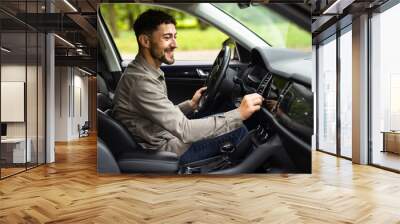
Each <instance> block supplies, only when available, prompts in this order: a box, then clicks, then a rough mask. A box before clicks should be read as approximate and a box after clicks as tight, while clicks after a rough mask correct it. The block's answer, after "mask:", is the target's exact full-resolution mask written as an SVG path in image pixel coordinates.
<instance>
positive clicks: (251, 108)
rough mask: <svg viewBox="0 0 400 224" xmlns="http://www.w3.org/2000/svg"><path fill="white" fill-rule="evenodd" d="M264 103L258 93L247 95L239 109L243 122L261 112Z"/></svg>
mask: <svg viewBox="0 0 400 224" xmlns="http://www.w3.org/2000/svg"><path fill="white" fill-rule="evenodd" d="M262 102H263V97H262V96H261V95H260V94H258V93H252V94H248V95H245V96H244V97H243V99H242V102H241V103H240V107H239V112H240V116H241V117H242V120H247V119H248V118H249V117H250V116H251V115H252V114H253V113H254V112H256V111H258V110H260V109H261V104H262Z"/></svg>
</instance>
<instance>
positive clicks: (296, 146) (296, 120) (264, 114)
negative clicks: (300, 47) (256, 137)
mask: <svg viewBox="0 0 400 224" xmlns="http://www.w3.org/2000/svg"><path fill="white" fill-rule="evenodd" d="M268 51H269V49H261V48H260V49H253V51H252V54H251V57H252V60H251V63H250V64H249V65H248V66H247V68H246V69H245V70H244V71H243V72H242V73H241V75H239V78H240V80H241V82H242V91H243V92H244V94H249V93H254V92H256V93H258V94H260V95H262V96H263V98H264V101H263V104H262V107H261V110H260V111H259V112H258V113H257V114H255V118H254V120H256V123H257V130H258V131H259V130H261V133H262V134H261V135H264V140H266V138H267V137H265V136H272V135H274V134H278V135H279V136H280V138H281V139H282V142H283V144H285V148H286V149H287V150H289V151H292V153H290V154H292V155H295V156H297V155H299V154H303V155H304V154H306V155H309V154H310V151H311V137H312V135H313V93H312V90H311V79H310V78H309V77H310V76H309V74H310V73H311V71H309V70H308V69H307V68H308V67H309V68H310V69H311V64H310V63H311V60H306V59H307V57H309V55H308V54H305V53H298V52H294V53H293V52H291V51H287V50H283V51H284V52H282V51H279V50H273V51H274V52H268ZM269 53H270V55H268V54H269ZM276 55H278V56H276ZM285 55H286V56H285ZM271 56H272V57H271ZM273 56H275V58H274V57H273ZM276 57H278V58H276ZM305 58H306V59H305ZM299 66H300V67H299ZM242 95H243V94H242Z"/></svg>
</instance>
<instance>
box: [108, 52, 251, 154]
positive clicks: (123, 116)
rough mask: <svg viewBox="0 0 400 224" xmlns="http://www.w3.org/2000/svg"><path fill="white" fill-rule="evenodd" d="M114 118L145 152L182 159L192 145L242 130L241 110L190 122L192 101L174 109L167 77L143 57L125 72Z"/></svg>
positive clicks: (130, 65) (117, 95) (119, 88)
mask: <svg viewBox="0 0 400 224" xmlns="http://www.w3.org/2000/svg"><path fill="white" fill-rule="evenodd" d="M113 104H114V108H113V116H114V118H115V119H117V120H119V121H120V122H121V123H122V124H123V125H124V126H125V127H126V128H127V129H128V130H129V132H130V133H131V134H132V136H133V137H134V139H135V140H136V141H137V143H138V144H139V145H141V146H142V147H143V148H144V149H148V150H165V151H170V152H175V153H176V154H178V155H179V156H180V155H182V154H183V153H184V152H185V151H186V150H187V149H188V148H189V147H190V145H191V144H192V143H193V142H196V141H199V140H202V139H206V138H212V137H217V136H219V135H222V134H225V133H227V132H230V131H232V130H234V129H237V128H239V127H240V126H241V125H242V124H243V122H242V120H241V118H240V113H239V111H238V109H235V110H231V111H229V112H226V113H223V114H218V115H214V116H210V117H206V118H201V119H192V120H190V119H188V118H187V117H186V116H185V114H188V113H190V112H192V108H191V106H190V101H189V100H187V101H184V102H182V103H180V104H179V105H177V106H175V105H174V104H173V103H172V102H171V101H170V100H169V99H168V95H167V86H166V84H165V79H164V73H163V72H162V71H161V69H156V68H154V67H153V66H151V65H150V64H148V63H147V61H146V60H145V59H144V58H143V57H142V56H140V55H137V56H136V58H135V60H134V61H132V62H131V63H130V64H129V65H128V67H127V68H126V70H125V72H124V74H123V75H122V77H121V80H120V81H119V83H118V86H117V89H116V93H115V97H114V101H113Z"/></svg>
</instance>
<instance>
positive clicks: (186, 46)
mask: <svg viewBox="0 0 400 224" xmlns="http://www.w3.org/2000/svg"><path fill="white" fill-rule="evenodd" d="M148 9H156V10H160V11H164V12H167V13H168V14H170V15H172V16H173V17H174V18H175V20H176V22H177V25H176V31H177V44H178V48H177V49H176V50H175V60H181V61H182V60H185V61H193V60H197V61H210V62H212V61H213V60H214V59H215V58H216V57H217V55H218V52H219V51H220V50H221V48H222V43H223V42H224V41H225V40H226V39H228V36H227V35H225V34H224V33H222V32H221V31H219V30H218V29H216V28H215V27H213V26H211V25H209V24H207V23H204V22H202V21H201V20H199V19H197V18H196V17H194V16H191V15H189V14H187V13H184V12H181V11H177V10H173V9H167V8H162V7H157V6H147V5H140V4H134V3H103V4H101V5H100V10H101V15H102V16H103V19H104V21H105V23H106V25H107V27H108V30H109V31H110V33H111V36H112V38H113V40H114V43H115V45H116V46H117V48H118V51H119V53H120V55H121V58H122V60H129V59H134V58H135V56H136V54H137V52H138V45H137V42H136V37H135V34H134V31H133V24H134V22H135V19H136V18H137V17H138V16H139V15H140V14H141V13H143V12H145V11H146V10H148Z"/></svg>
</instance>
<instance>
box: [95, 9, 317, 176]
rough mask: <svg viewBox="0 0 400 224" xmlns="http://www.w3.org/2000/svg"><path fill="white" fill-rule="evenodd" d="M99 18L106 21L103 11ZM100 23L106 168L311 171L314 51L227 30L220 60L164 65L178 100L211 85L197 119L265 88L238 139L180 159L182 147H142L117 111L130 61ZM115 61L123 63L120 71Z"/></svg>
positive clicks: (102, 160) (101, 148) (101, 153)
mask: <svg viewBox="0 0 400 224" xmlns="http://www.w3.org/2000/svg"><path fill="white" fill-rule="evenodd" d="M196 4H198V3H192V4H186V6H182V5H179V7H178V6H175V5H170V6H169V7H176V8H179V10H186V11H187V12H189V13H191V14H196V13H194V12H193V11H190V10H189V9H193V8H195V7H194V5H196ZM189 6H190V7H189ZM197 13H200V12H197ZM99 22H100V23H101V22H102V18H101V13H99ZM207 22H209V23H212V21H207ZM310 22H311V21H310ZM214 25H216V26H217V27H218V24H214ZM99 28H100V35H99V42H100V46H101V48H102V51H101V52H102V53H101V54H99V59H98V75H97V92H98V93H97V119H98V124H97V125H98V126H97V127H98V155H97V159H98V161H97V164H98V172H99V173H157V174H158V173H170V174H173V173H176V174H240V173H311V136H312V133H313V92H312V90H311V78H310V77H311V73H312V71H311V68H312V66H311V54H310V53H305V52H300V51H294V50H289V49H280V48H273V47H270V46H268V45H265V46H257V44H255V45H253V46H252V44H251V43H247V42H246V40H245V39H241V38H240V37H238V36H235V35H234V34H232V33H229V32H226V33H227V34H232V35H229V36H230V38H229V39H227V40H226V41H225V42H223V43H222V46H221V50H220V52H219V54H218V56H217V58H216V59H215V60H214V63H213V64H211V63H192V64H191V63H175V64H173V65H162V66H161V69H162V70H163V72H164V73H165V79H166V83H167V89H168V96H169V98H170V100H171V101H172V102H173V103H174V104H178V103H180V102H182V101H184V100H186V99H190V98H191V97H192V95H193V93H194V92H195V91H196V90H197V89H199V88H200V87H202V86H207V91H206V93H205V94H204V95H203V97H202V98H201V100H200V104H199V109H198V110H197V111H196V112H195V113H193V114H191V115H189V118H191V119H196V118H197V117H200V115H201V116H205V115H206V116H207V115H212V114H216V113H220V112H224V111H227V110H231V109H234V108H237V107H238V106H239V105H240V102H241V99H242V97H243V96H244V95H246V94H250V93H259V94H260V95H262V96H263V97H264V102H263V104H262V108H261V110H260V111H258V112H256V113H255V114H253V116H252V117H251V118H250V119H248V120H246V121H245V122H244V124H245V126H246V127H247V129H248V130H249V132H248V134H247V136H246V137H245V138H244V139H243V140H242V141H241V142H240V143H239V144H238V145H236V146H235V145H233V144H232V143H230V142H226V143H225V144H223V145H221V147H220V152H221V153H220V155H218V156H216V157H212V158H207V159H205V160H201V161H196V162H193V163H189V164H180V163H179V158H178V157H177V155H176V154H174V153H171V152H165V151H152V150H146V149H143V148H141V147H140V146H139V145H138V144H137V143H136V142H135V139H134V138H133V137H132V136H131V135H130V134H129V132H128V131H127V129H126V128H125V127H124V126H123V125H122V124H121V123H119V122H118V121H117V120H116V119H114V118H113V117H112V115H111V114H112V99H113V92H114V91H115V88H116V86H117V83H118V81H119V79H120V77H121V75H122V73H123V70H124V66H127V63H126V62H123V61H122V60H121V58H120V57H119V56H118V52H116V50H115V45H114V43H113V42H112V40H111V38H110V34H109V32H108V31H107V29H106V28H105V26H102V25H101V24H100V26H99ZM102 29H104V30H103V31H104V32H103V33H101V30H102ZM225 31H226V30H225ZM110 51H111V53H110ZM110 55H111V56H110ZM110 58H111V59H110ZM115 62H117V63H118V64H116V63H115ZM113 66H114V67H118V66H121V67H120V69H119V71H115V70H113V69H112V67H113Z"/></svg>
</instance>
